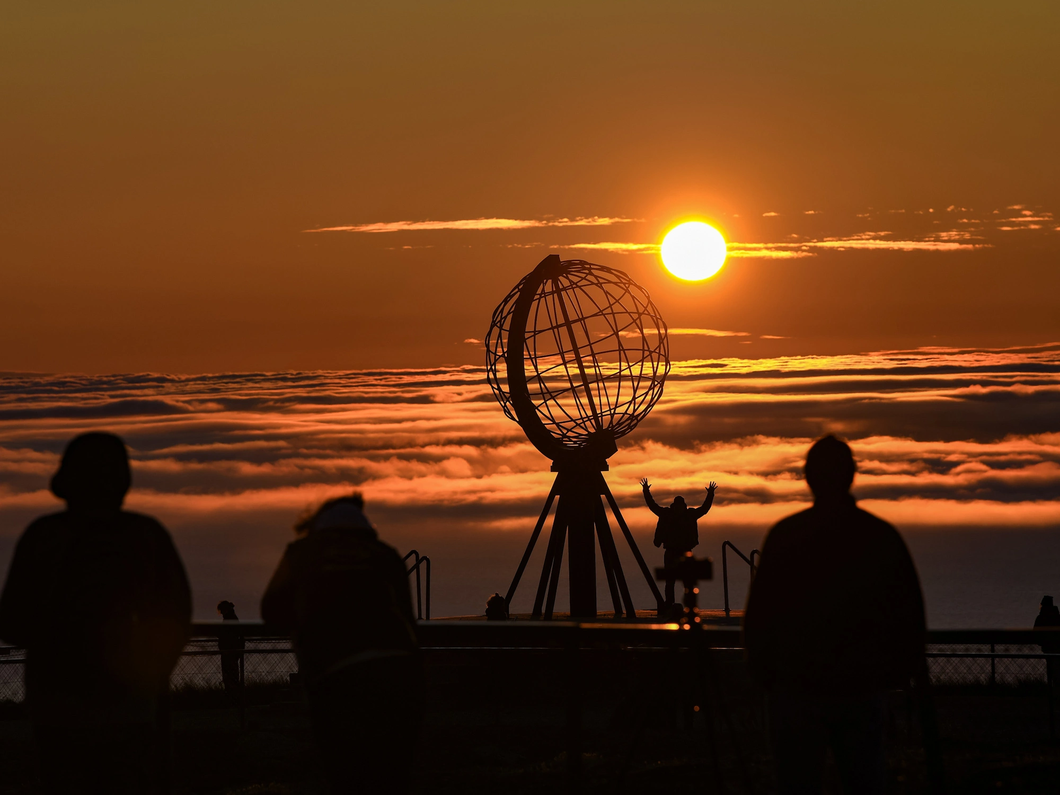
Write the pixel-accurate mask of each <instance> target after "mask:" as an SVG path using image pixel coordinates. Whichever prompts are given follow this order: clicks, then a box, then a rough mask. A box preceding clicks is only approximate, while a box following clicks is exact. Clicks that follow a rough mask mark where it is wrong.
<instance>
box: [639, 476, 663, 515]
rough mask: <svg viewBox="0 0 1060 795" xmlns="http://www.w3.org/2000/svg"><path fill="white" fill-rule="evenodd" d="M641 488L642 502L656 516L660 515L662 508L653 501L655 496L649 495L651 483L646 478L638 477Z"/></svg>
mask: <svg viewBox="0 0 1060 795" xmlns="http://www.w3.org/2000/svg"><path fill="white" fill-rule="evenodd" d="M640 485H641V488H642V489H643V490H644V502H645V504H646V505H647V506H648V510H650V511H651V512H652V513H653V514H655V515H656V516H662V512H663V509H662V508H660V507H659V504H658V503H657V502H655V498H654V497H652V496H651V484H650V483H649V482H648V479H647V478H641V479H640Z"/></svg>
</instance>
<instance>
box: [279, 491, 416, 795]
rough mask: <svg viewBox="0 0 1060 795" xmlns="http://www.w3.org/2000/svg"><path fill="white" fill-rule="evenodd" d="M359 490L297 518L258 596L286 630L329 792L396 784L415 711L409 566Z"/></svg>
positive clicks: (393, 788)
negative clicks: (382, 533) (384, 537)
mask: <svg viewBox="0 0 1060 795" xmlns="http://www.w3.org/2000/svg"><path fill="white" fill-rule="evenodd" d="M363 508H364V501H363V500H362V498H361V496H360V495H357V494H355V495H352V496H350V497H342V498H339V499H335V500H330V501H328V502H326V503H324V505H322V506H321V507H320V509H319V510H317V511H316V512H315V513H314V514H313V515H312V516H310V517H308V518H307V519H305V520H303V521H301V522H299V523H298V525H297V526H296V528H295V529H296V531H297V532H298V533H299V534H300V535H301V538H299V539H298V540H297V541H295V542H294V543H292V544H290V545H289V546H288V547H287V551H286V552H285V553H284V556H283V559H282V560H281V561H280V565H279V567H278V568H277V569H276V573H275V574H273V576H272V581H271V582H270V583H269V587H268V589H267V590H266V592H265V596H264V597H263V598H262V600H261V617H262V618H263V619H264V620H265V622H266V623H267V624H269V625H271V626H273V627H276V628H277V629H281V630H284V631H287V632H290V633H291V635H292V636H293V640H294V647H295V652H296V653H297V655H298V667H299V673H300V674H301V678H302V681H303V683H304V684H305V688H306V692H307V694H308V696H309V706H310V715H311V718H312V722H313V732H314V734H315V736H316V740H317V744H318V746H319V747H320V751H321V756H322V757H323V760H324V765H325V769H326V773H327V777H328V779H329V781H330V782H331V787H332V791H333V792H335V793H343V795H345V793H354V792H356V793H362V792H387V793H403V792H406V791H407V789H408V783H409V782H408V776H409V772H410V770H411V768H412V766H413V762H414V758H415V751H416V742H417V733H418V731H419V724H420V719H421V714H422V708H421V706H420V704H421V694H422V678H423V673H422V663H421V661H420V655H419V645H418V642H417V640H416V620H415V617H414V615H413V612H412V597H411V596H410V594H409V583H408V575H407V574H406V572H405V565H404V564H403V563H402V562H401V556H400V555H398V553H397V552H396V551H395V550H394V549H393V548H392V547H390V546H388V545H386V544H384V543H383V542H382V541H380V540H379V537H378V535H377V534H376V531H375V528H373V527H372V525H371V524H370V523H369V521H368V519H367V518H366V517H365V515H364V513H363Z"/></svg>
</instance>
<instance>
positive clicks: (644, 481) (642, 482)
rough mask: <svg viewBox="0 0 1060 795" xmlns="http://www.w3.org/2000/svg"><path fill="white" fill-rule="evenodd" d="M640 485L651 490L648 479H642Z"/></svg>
mask: <svg viewBox="0 0 1060 795" xmlns="http://www.w3.org/2000/svg"><path fill="white" fill-rule="evenodd" d="M640 485H641V486H643V487H644V488H646V489H650V488H651V484H650V483H649V482H648V479H647V478H641V479H640Z"/></svg>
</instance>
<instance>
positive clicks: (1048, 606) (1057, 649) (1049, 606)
mask: <svg viewBox="0 0 1060 795" xmlns="http://www.w3.org/2000/svg"><path fill="white" fill-rule="evenodd" d="M1039 627H1058V628H1060V609H1057V607H1056V605H1054V604H1053V597H1051V596H1043V597H1042V603H1041V606H1040V609H1039V610H1038V616H1037V617H1036V618H1035V619H1034V628H1035V629H1038V628H1039ZM1050 634H1055V635H1056V638H1055V639H1052V638H1051V639H1050V640H1049V641H1047V642H1045V643H1043V644H1042V651H1043V652H1044V653H1045V654H1057V653H1060V629H1057V631H1056V632H1054V633H1050ZM1045 673H1046V676H1047V677H1048V682H1049V685H1050V686H1051V687H1053V688H1054V689H1060V657H1047V658H1046V660H1045Z"/></svg>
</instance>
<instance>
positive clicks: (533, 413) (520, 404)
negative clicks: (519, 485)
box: [504, 254, 565, 460]
mask: <svg viewBox="0 0 1060 795" xmlns="http://www.w3.org/2000/svg"><path fill="white" fill-rule="evenodd" d="M559 266H560V258H559V256H558V255H557V254H550V255H549V256H547V257H545V258H544V259H543V260H541V262H540V263H539V264H538V266H537V267H536V268H534V270H533V272H532V273H530V275H528V276H527V277H526V279H525V280H524V281H523V286H522V290H521V291H520V292H519V297H518V298H517V299H516V301H515V308H514V309H513V310H512V317H511V325H510V326H509V330H508V344H507V349H506V350H505V352H504V365H505V368H506V369H507V371H508V399H509V400H510V401H511V403H512V408H513V409H515V416H516V419H517V420H518V422H519V425H520V427H522V429H523V433H525V434H526V438H527V439H529V440H530V443H531V444H533V445H534V447H536V448H537V449H538V450H539V451H541V453H542V454H543V455H545V456H547V457H549V458H551V459H552V460H556V459H558V458H559V457H561V456H562V455H563V454H564V451H565V448H564V447H563V445H562V444H561V443H560V441H559V440H558V439H556V437H554V436H553V435H552V434H551V433H550V432H549V430H548V428H546V427H545V424H544V423H543V422H542V421H541V417H539V416H538V413H537V409H536V408H534V403H533V401H532V400H530V394H529V392H528V390H527V384H526V369H525V367H524V358H525V356H526V321H527V319H528V318H529V317H530V308H531V307H532V306H533V304H534V299H535V298H536V297H537V291H538V288H540V287H541V285H542V284H544V283H545V280H546V279H548V278H549V276H550V273H551V271H553V270H554V269H556V268H558V267H559Z"/></svg>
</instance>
